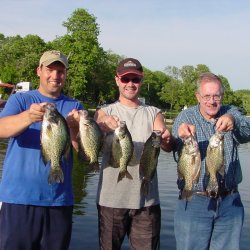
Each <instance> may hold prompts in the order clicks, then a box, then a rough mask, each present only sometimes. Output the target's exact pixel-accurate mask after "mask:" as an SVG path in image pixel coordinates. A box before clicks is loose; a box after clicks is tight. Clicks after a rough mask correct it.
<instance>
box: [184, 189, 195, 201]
mask: <svg viewBox="0 0 250 250" xmlns="http://www.w3.org/2000/svg"><path fill="white" fill-rule="evenodd" d="M192 195H193V191H192V190H187V189H183V191H182V193H181V198H182V199H186V200H187V201H190V200H191V199H192Z"/></svg>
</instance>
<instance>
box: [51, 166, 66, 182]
mask: <svg viewBox="0 0 250 250" xmlns="http://www.w3.org/2000/svg"><path fill="white" fill-rule="evenodd" d="M63 181H64V176H63V171H62V169H61V168H60V167H59V168H56V169H51V170H50V172H49V177H48V182H49V184H53V183H60V182H61V183H63Z"/></svg>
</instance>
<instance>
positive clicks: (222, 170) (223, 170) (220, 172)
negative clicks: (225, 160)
mask: <svg viewBox="0 0 250 250" xmlns="http://www.w3.org/2000/svg"><path fill="white" fill-rule="evenodd" d="M219 174H220V175H221V176H222V177H224V175H225V168H224V164H223V165H222V166H221V167H220V170H219Z"/></svg>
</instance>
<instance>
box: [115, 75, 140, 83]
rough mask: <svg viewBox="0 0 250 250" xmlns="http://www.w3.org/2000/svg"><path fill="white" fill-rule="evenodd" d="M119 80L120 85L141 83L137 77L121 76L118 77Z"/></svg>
mask: <svg viewBox="0 0 250 250" xmlns="http://www.w3.org/2000/svg"><path fill="white" fill-rule="evenodd" d="M119 79H120V81H121V82H122V83H129V82H133V83H140V82H141V81H142V78H141V77H137V76H135V77H128V76H122V77H119Z"/></svg>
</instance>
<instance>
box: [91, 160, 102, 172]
mask: <svg viewBox="0 0 250 250" xmlns="http://www.w3.org/2000/svg"><path fill="white" fill-rule="evenodd" d="M89 166H90V168H91V170H92V171H94V172H95V173H98V172H99V171H100V167H99V162H98V161H97V162H92V163H90V164H89Z"/></svg>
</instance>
